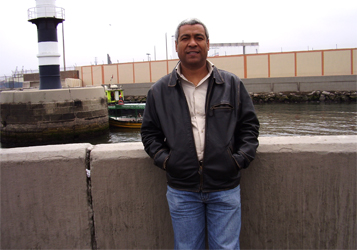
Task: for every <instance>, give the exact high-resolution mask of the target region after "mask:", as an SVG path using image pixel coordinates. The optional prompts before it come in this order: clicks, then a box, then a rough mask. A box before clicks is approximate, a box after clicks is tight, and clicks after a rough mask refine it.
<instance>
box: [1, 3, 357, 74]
mask: <svg viewBox="0 0 357 250" xmlns="http://www.w3.org/2000/svg"><path fill="white" fill-rule="evenodd" d="M35 6H36V1H35V0H9V1H5V0H1V1H0V23H1V25H0V56H1V60H0V76H4V75H7V76H8V75H11V74H12V72H13V71H15V69H16V67H17V69H18V70H21V69H24V70H30V69H32V70H37V69H38V59H37V57H36V54H37V53H38V47H37V30H36V25H34V24H32V23H30V22H28V20H27V19H28V17H27V10H28V9H29V8H32V7H35ZM56 6H57V7H62V8H64V9H65V14H66V20H65V21H64V38H65V58H66V66H67V67H73V66H75V65H76V66H83V65H91V64H95V60H97V63H98V64H103V63H106V62H107V58H106V55H107V53H109V54H110V56H111V60H112V62H113V63H116V62H118V61H119V62H132V61H144V60H145V61H147V60H148V56H147V53H150V58H151V60H154V59H155V57H156V60H164V59H166V42H165V34H167V49H168V58H169V59H171V58H173V57H174V58H176V53H175V52H174V49H173V42H172V36H173V35H174V32H175V29H176V26H177V24H178V23H179V22H181V21H182V20H183V19H186V18H189V17H196V18H198V19H200V20H201V21H202V22H204V23H205V24H206V26H207V28H208V30H209V33H210V42H211V43H237V42H242V41H244V42H259V47H247V48H246V52H247V53H256V52H258V53H264V52H280V51H284V52H286V51H301V50H312V49H313V50H320V49H335V48H336V47H337V48H356V47H357V0H338V1H337V0H334V1H332V0H323V1H322V0H307V1H305V0H300V1H295V0H294V1H293V0H284V1H276V0H244V1H240V0H220V1H217V0H215V1H210V0H179V1H168V0H151V1H149V0H147V1H143V0H139V1H135V0H130V1H128V0H125V1H123V0H100V1H84V0H57V1H56ZM57 33H58V41H59V42H58V48H59V52H60V53H61V55H62V48H63V46H62V45H63V44H62V24H60V25H58V28H57ZM215 53H216V54H217V53H219V55H225V54H226V55H230V54H242V48H241V47H236V48H223V49H215V48H211V50H210V51H209V55H210V56H211V55H213V54H215ZM96 58H97V59H96ZM60 62H61V67H63V57H62V56H61V58H60Z"/></svg>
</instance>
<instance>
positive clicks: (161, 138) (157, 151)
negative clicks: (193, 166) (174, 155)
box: [141, 89, 169, 169]
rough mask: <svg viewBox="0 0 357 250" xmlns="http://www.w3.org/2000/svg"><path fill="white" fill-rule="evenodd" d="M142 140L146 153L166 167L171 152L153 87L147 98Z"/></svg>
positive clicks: (162, 166) (158, 164) (161, 166)
mask: <svg viewBox="0 0 357 250" xmlns="http://www.w3.org/2000/svg"><path fill="white" fill-rule="evenodd" d="M141 140H142V142H143V144H144V148H145V151H146V153H147V154H148V155H149V156H150V157H151V158H152V159H154V164H155V165H156V166H158V167H160V168H162V169H165V167H164V162H165V160H166V158H167V156H168V154H169V149H168V147H167V145H166V143H165V135H164V133H163V131H162V128H161V123H160V120H159V118H158V115H157V112H156V108H155V99H154V98H153V95H152V89H150V90H149V92H148V95H147V99H146V106H145V110H144V115H143V123H142V125H141Z"/></svg>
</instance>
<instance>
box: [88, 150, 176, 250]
mask: <svg viewBox="0 0 357 250" xmlns="http://www.w3.org/2000/svg"><path fill="white" fill-rule="evenodd" d="M91 183H92V197H93V211H94V224H95V229H96V231H95V234H96V242H97V247H98V249H109V248H110V249H172V248H173V232H172V226H171V219H170V214H169V209H168V205H167V201H166V196H165V194H166V176H165V172H164V171H163V170H161V169H159V168H157V167H155V166H154V165H153V162H152V160H151V159H150V158H149V157H148V156H147V154H146V153H145V152H144V150H143V146H142V144H141V143H122V144H110V145H109V144H108V145H98V146H95V147H94V149H93V150H92V152H91Z"/></svg>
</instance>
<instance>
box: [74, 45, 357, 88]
mask: <svg viewBox="0 0 357 250" xmlns="http://www.w3.org/2000/svg"><path fill="white" fill-rule="evenodd" d="M208 59H209V60H210V61H211V62H212V63H213V64H215V65H216V66H217V67H218V68H220V69H224V70H227V71H229V72H232V73H234V74H236V75H237V76H239V77H240V78H270V77H309V76H331V75H356V74H357V49H356V48H351V49H334V50H310V51H292V52H281V53H264V54H246V55H232V56H217V57H210V58H208ZM177 62H178V59H175V60H161V61H149V62H147V61H146V62H132V63H117V64H110V65H108V64H103V65H89V66H81V67H77V68H76V69H77V70H78V71H79V77H80V79H82V81H83V86H93V85H94V86H95V85H102V84H110V83H113V84H125V85H127V84H132V83H146V82H156V81H157V80H159V79H160V78H161V77H162V76H164V75H166V74H168V73H169V72H171V71H172V70H173V68H174V67H175V65H176V64H177Z"/></svg>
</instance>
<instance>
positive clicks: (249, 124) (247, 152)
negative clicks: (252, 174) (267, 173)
mask: <svg viewBox="0 0 357 250" xmlns="http://www.w3.org/2000/svg"><path fill="white" fill-rule="evenodd" d="M238 119H239V121H238V124H237V128H236V133H235V134H236V142H237V149H238V150H237V154H235V155H234V157H235V158H236V160H237V162H238V163H239V165H240V167H241V168H247V167H248V166H249V164H250V162H251V161H253V159H254V158H255V154H256V150H257V148H258V146H259V141H258V136H259V121H258V118H257V115H256V113H255V110H254V105H253V102H252V99H251V98H250V96H249V94H248V92H247V90H246V89H245V87H244V85H243V83H242V82H240V110H239V118H238Z"/></svg>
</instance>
